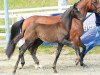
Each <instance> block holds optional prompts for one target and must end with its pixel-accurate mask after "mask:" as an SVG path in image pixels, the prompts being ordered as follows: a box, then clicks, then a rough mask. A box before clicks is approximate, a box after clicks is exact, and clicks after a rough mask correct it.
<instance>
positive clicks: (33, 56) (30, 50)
mask: <svg viewBox="0 0 100 75" xmlns="http://www.w3.org/2000/svg"><path fill="white" fill-rule="evenodd" d="M42 43H43V41H42V40H40V39H37V40H35V42H34V44H33V45H32V46H31V47H30V48H28V50H29V52H30V53H31V55H32V58H33V60H34V62H35V64H36V66H35V68H38V67H39V68H40V67H41V66H40V65H39V60H38V59H37V57H36V51H37V48H38V47H39V46H40V45H41V44H42Z"/></svg>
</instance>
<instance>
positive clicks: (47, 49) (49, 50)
mask: <svg viewBox="0 0 100 75" xmlns="http://www.w3.org/2000/svg"><path fill="white" fill-rule="evenodd" d="M56 49H57V47H53V46H40V47H39V48H38V50H37V53H39V54H41V53H42V54H53V53H55V52H56ZM18 52H19V50H18V47H17V48H16V50H15V54H18ZM62 52H65V53H67V54H68V55H75V51H74V49H72V48H71V47H64V48H63V49H62ZM2 53H5V49H4V48H0V54H2ZM26 53H27V54H30V53H29V52H28V51H27V52H26ZM88 54H100V46H96V47H94V48H93V49H92V50H91V51H89V52H88Z"/></svg>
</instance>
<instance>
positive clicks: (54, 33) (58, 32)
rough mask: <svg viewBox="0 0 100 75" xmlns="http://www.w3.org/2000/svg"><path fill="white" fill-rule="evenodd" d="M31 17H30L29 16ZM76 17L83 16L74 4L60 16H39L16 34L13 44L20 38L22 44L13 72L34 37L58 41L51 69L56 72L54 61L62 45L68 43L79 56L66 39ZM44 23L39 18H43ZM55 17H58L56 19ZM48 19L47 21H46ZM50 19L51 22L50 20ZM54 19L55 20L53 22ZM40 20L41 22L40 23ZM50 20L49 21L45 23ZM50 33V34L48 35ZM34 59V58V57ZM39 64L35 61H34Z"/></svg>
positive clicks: (79, 18) (81, 17) (80, 18)
mask: <svg viewBox="0 0 100 75" xmlns="http://www.w3.org/2000/svg"><path fill="white" fill-rule="evenodd" d="M29 18H31V17H29ZM73 18H76V19H78V20H81V22H82V20H83V19H84V16H83V15H82V14H81V13H80V11H79V10H78V9H77V8H76V4H75V5H74V6H73V7H71V8H69V9H68V10H66V11H65V12H64V13H63V14H62V15H61V17H60V18H59V17H58V16H56V17H53V16H40V17H39V18H38V19H37V20H36V21H37V22H36V23H32V24H31V25H30V26H29V27H28V28H27V29H26V30H25V31H22V32H21V33H20V34H19V35H17V36H16V37H15V38H14V40H13V41H12V43H13V44H16V43H17V42H18V41H19V40H20V39H21V38H22V39H23V40H24V44H23V45H22V46H21V47H20V48H19V50H20V54H19V56H18V60H17V62H16V64H15V67H14V71H13V73H15V72H16V69H17V67H18V64H19V61H20V59H21V57H23V54H24V53H25V51H26V50H27V49H28V48H29V47H30V46H32V44H33V43H34V42H35V40H36V39H41V40H42V41H48V42H53V43H55V42H56V43H58V48H57V54H56V58H55V60H54V63H53V70H54V72H55V73H57V70H56V63H57V60H58V58H59V55H60V53H61V50H62V47H63V46H64V45H70V46H71V47H73V48H75V50H76V53H77V55H78V56H79V54H80V51H78V49H76V47H75V46H74V45H73V43H72V42H69V41H68V40H67V39H68V38H67V36H66V35H67V34H68V27H69V26H70V25H71V22H72V19H73ZM44 19H46V20H45V21H44V24H43V22H42V21H41V20H44ZM56 19H58V20H57V21H56ZM48 20H49V21H48ZM50 21H51V22H50ZM55 21H56V22H55ZM41 22H42V23H41ZM47 22H50V23H47ZM50 34H51V35H50ZM35 59H36V58H35ZM35 63H36V64H37V65H39V64H38V63H37V62H35Z"/></svg>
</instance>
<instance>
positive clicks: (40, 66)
mask: <svg viewBox="0 0 100 75" xmlns="http://www.w3.org/2000/svg"><path fill="white" fill-rule="evenodd" d="M34 67H35V69H38V68H42V67H43V66H42V65H37V64H35V65H34Z"/></svg>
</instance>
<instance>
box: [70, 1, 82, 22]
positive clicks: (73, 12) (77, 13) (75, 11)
mask: <svg viewBox="0 0 100 75" xmlns="http://www.w3.org/2000/svg"><path fill="white" fill-rule="evenodd" d="M71 15H72V16H73V17H74V18H77V19H79V20H81V21H82V20H83V19H84V16H83V15H82V14H81V12H80V10H79V9H78V8H77V3H75V4H74V6H73V9H72V10H71Z"/></svg>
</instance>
